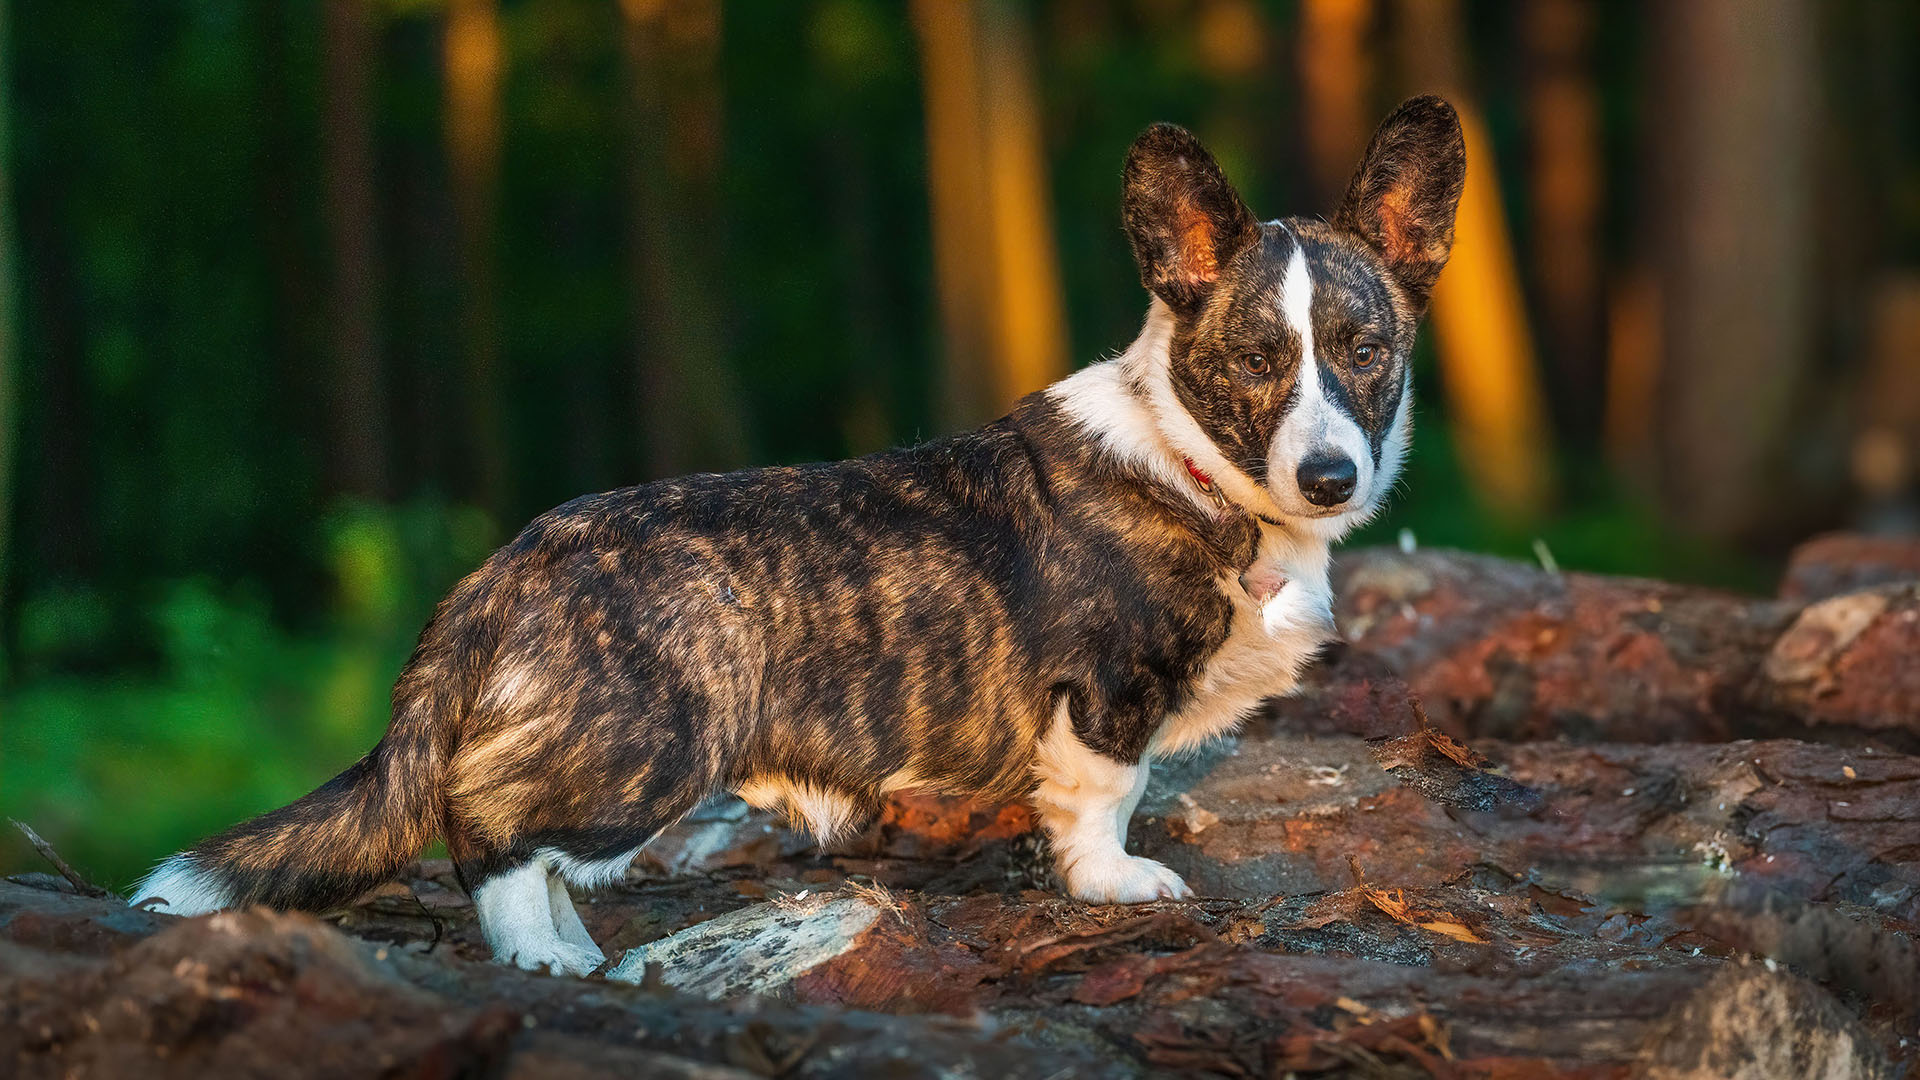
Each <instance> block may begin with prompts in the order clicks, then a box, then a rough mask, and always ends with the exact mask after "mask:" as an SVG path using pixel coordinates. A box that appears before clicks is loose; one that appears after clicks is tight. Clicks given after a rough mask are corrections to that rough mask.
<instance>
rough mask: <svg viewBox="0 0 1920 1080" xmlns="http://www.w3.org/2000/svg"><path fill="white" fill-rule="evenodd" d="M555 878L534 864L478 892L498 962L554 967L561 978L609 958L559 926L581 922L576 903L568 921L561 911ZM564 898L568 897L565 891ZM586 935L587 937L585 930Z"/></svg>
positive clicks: (478, 907) (476, 897) (482, 917)
mask: <svg viewBox="0 0 1920 1080" xmlns="http://www.w3.org/2000/svg"><path fill="white" fill-rule="evenodd" d="M550 874H551V871H550V870H549V869H548V867H547V864H546V862H545V861H544V860H542V859H534V860H533V861H532V862H529V863H527V864H526V865H525V866H522V867H520V868H518V869H516V870H510V871H508V872H506V873H504V874H497V875H495V876H493V877H491V878H488V879H487V880H486V882H485V883H483V884H482V885H481V886H480V887H479V888H478V889H475V890H474V892H473V906H474V909H475V910H476V911H477V912H478V913H479V915H480V933H481V935H482V936H484V937H485V938H486V939H487V947H488V948H490V949H492V950H493V959H494V961H495V962H497V963H501V964H512V965H514V966H515V967H518V968H522V969H524V970H527V971H539V970H540V969H542V968H551V969H552V970H553V973H554V974H556V975H585V974H587V973H588V972H590V971H592V970H593V969H594V968H597V967H599V966H600V965H601V963H603V962H604V961H605V960H606V957H605V956H604V955H603V954H602V953H601V952H600V950H599V949H598V948H597V947H594V946H592V945H591V944H588V945H581V944H579V943H576V942H571V941H568V940H566V939H565V938H564V937H563V936H562V934H561V931H560V929H559V927H560V924H561V923H562V922H563V921H564V919H565V918H571V919H572V921H573V922H575V923H577V922H579V918H580V917H579V915H578V914H576V913H574V912H573V902H572V900H571V899H568V900H567V915H566V916H564V917H563V916H562V915H561V914H560V913H558V912H556V911H555V897H554V894H553V890H552V889H551V888H550V887H549V884H548V882H549V880H550V877H549V875H550ZM560 896H561V898H563V899H565V898H566V891H565V890H564V889H562V890H561V892H560ZM580 934H581V935H582V936H585V935H586V929H585V928H584V927H582V928H581V929H580ZM588 941H589V942H591V939H590V938H589V939H588Z"/></svg>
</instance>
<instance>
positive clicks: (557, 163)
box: [0, 0, 1920, 884]
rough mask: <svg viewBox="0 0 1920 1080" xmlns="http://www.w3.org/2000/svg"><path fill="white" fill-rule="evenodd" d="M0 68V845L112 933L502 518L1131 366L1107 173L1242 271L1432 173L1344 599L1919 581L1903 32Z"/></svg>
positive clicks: (178, 14)
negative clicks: (1799, 559) (1152, 189)
mask: <svg viewBox="0 0 1920 1080" xmlns="http://www.w3.org/2000/svg"><path fill="white" fill-rule="evenodd" d="M0 13H3V22H4V31H3V33H4V43H5V45H4V57H5V59H4V64H5V67H4V70H3V71H0V124H4V132H3V133H0V154H3V155H4V157H3V158H0V208H3V209H4V215H3V217H0V221H3V223H4V228H5V235H4V237H3V238H0V436H3V437H0V807H3V808H4V810H5V812H6V813H7V814H8V815H11V816H15V817H20V818H25V819H27V820H29V821H31V822H32V823H34V824H35V825H36V826H37V827H38V828H39V829H40V831H41V832H42V833H44V834H45V835H47V836H48V837H49V838H50V839H51V840H52V841H53V842H54V843H55V844H56V845H58V846H60V847H61V848H63V850H64V851H65V852H66V853H67V854H68V856H69V857H71V858H72V859H73V860H74V861H76V862H77V863H79V864H80V865H81V866H82V867H83V868H84V869H87V870H89V871H91V872H93V873H95V874H98V875H101V876H102V877H103V878H104V879H106V880H108V881H110V882H113V883H115V884H125V883H126V882H128V881H129V880H130V879H131V878H132V877H134V876H135V875H136V874H137V873H139V872H140V871H141V870H142V869H143V868H144V867H145V866H146V865H147V864H149V863H150V862H151V861H153V860H155V859H157V858H159V857H161V856H162V855H164V854H166V853H167V852H170V851H172V850H174V849H176V848H178V847H180V846H181V845H182V844H184V843H186V842H188V841H190V840H192V839H194V838H195V837H197V836H199V835H202V834H204V833H206V832H209V831H211V830H214V829H217V828H220V827H222V826H225V825H227V824H229V823H231V822H233V821H235V820H238V819H239V818H241V817H243V816H245V815H248V814H251V813H255V812H258V811H261V810H264V809H266V808H268V807H271V806H274V805H277V804H279V803H281V802H284V801H286V800H287V799H290V798H292V797H294V796H295V795H298V794H300V793H301V792H304V791H306V790H307V789H308V788H310V787H311V786H313V785H314V784H316V783H318V782H320V781H322V780H324V779H325V778H327V777H328V776H330V775H332V774H333V773H334V772H335V771H336V770H337V769H339V768H341V767H344V766H345V765H346V764H348V763H349V762H350V761H352V760H353V759H354V758H355V757H356V756H358V755H359V754H360V753H361V752H362V751H364V750H365V749H366V748H367V747H368V746H370V745H371V744H372V742H373V741H374V739H375V738H376V737H377V736H378V734H379V732H380V731H381V729H382V727H383V726H384V724H385V721H386V696H387V692H388V689H389V687H390V686H391V683H392V680H393V678H394V676H395V675H396V674H397V672H398V670H399V667H400V665H401V663H402V662H403V660H404V659H405V656H406V653H407V650H408V648H409V647H410V644H411V641H412V638H413V636H414V635H415V634H416V633H417V632H418V629H419V627H420V625H421V624H422V622H423V621H424V619H425V617H426V615H427V614H428V612H429V610H430V608H431V605H432V603H433V602H434V600H435V599H437V598H438V597H439V596H440V595H441V593H442V592H443V591H444V590H445V589H446V588H447V587H448V586H449V585H450V584H451V583H452V582H453V581H454V580H456V579H457V577H458V576H459V575H461V574H463V573H465V572H466V571H467V570H469V569H471V568H472V567H474V566H475V565H476V564H477V563H478V561H479V560H480V559H482V558H483V557H484V556H485V554H486V553H487V552H488V550H490V549H491V548H492V547H493V546H494V545H496V544H498V543H500V542H501V541H503V540H504V539H505V538H507V537H508V536H510V535H511V534H512V533H513V532H514V531H515V530H516V529H517V528H518V527H519V526H520V525H521V524H522V523H524V522H525V521H526V520H527V519H528V518H529V517H530V516H532V515H533V514H535V513H537V512H539V511H540V510H542V509H544V508H546V507H548V506H551V505H553V504H555V503H558V502H561V501H563V500H565V499H567V498H569V497H571V496H574V495H576V494H580V493H583V492H587V491H593V490H600V489H605V488H610V487H616V486H621V485H626V484H631V483H637V482H641V481H644V480H647V479H650V478H655V477H661V476H666V475H671V474H676V473H681V472H685V471H690V470H697V469H724V468H730V467H735V466H741V465H748V464H755V463H766V462H788V461H798V460H805V459H818V458H831V457H841V456H846V455H850V454H857V453H861V452H864V451H869V450H873V449H877V448H880V447H884V446H889V445H894V444H899V443H903V442H910V441H913V440H916V439H919V438H922V437H925V436H928V435H932V434H935V433H938V432H942V431H946V430H949V429H952V428H955V427H957V426H961V425H965V424H971V423H974V422H977V421H980V420H983V419H986V418H989V417H991V416H992V415H995V414H996V413H997V412H998V411H999V410H1001V409H1002V408H1003V407H1004V406H1005V405H1006V404H1007V403H1008V402H1010V401H1011V400H1013V399H1014V398H1015V397H1017V396H1018V395H1019V394H1021V393H1023V392H1026V391H1028V390H1031V389H1033V388H1036V387H1038V386H1041V385H1044V384H1045V383H1046V382H1048V381H1050V380H1052V379H1054V378H1056V377H1058V376H1060V375H1062V374H1064V373H1066V372H1067V371H1069V370H1071V369H1072V368H1073V367H1074V366H1076V365H1078V364H1081V363H1085V362H1087V361H1089V360H1092V359H1095V358H1097V357H1100V356H1102V355H1105V354H1107V353H1110V352H1111V351H1113V350H1116V349H1118V348H1120V347H1121V346H1123V345H1125V343H1126V342H1127V341H1129V340H1130V339H1131V338H1132V336H1133V334H1134V332H1135V330H1136V329H1137V327H1138V325H1139V321H1140V319H1141V316H1142V314H1143V312H1144V310H1145V302H1146V298H1145V295H1144V294H1143V292H1142V291H1141V289H1140V287H1139V284H1138V279H1137V277H1136V274H1135V270H1134V267H1133V265H1132V262H1131V260H1130V258H1129V256H1128V253H1127V249H1126V245H1125V243H1124V240H1123V238H1122V235H1121V232H1120V228H1119V218H1118V212H1119V171H1120V162H1121V158H1122V155H1123V154H1124V152H1125V150H1126V147H1127V145H1128V143H1129V141H1130V140H1131V139H1132V137H1133V136H1134V135H1135V134H1136V133H1137V132H1138V131H1139V130H1140V129H1141V128H1142V127H1144V126H1145V125H1146V124H1148V123H1149V122H1151V121H1154V120H1173V121H1177V122H1180V123H1183V124H1186V125H1188V126H1190V127H1192V128H1194V129H1195V130H1196V131H1197V132H1199V133H1200V134H1201V136H1202V137H1203V138H1204V139H1205V140H1206V141H1207V142H1208V143H1209V144H1210V145H1211V146H1212V147H1213V148H1214V149H1215V150H1216V152H1217V153H1218V155H1219V156H1220V158H1221V160H1222V161H1223V163H1224V164H1225V165H1226V167H1227V170H1228V172H1229V173H1230V174H1231V175H1232V176H1233V177H1234V178H1235V180H1236V181H1237V182H1238V183H1239V184H1240V185H1241V186H1242V189H1243V191H1244V192H1245V193H1246V195H1247V197H1248V200H1249V202H1250V203H1251V204H1252V205H1253V207H1254V209H1255V210H1256V211H1257V212H1259V213H1261V214H1262V215H1266V216H1273V215H1280V214H1289V213H1325V212H1327V211H1330V209H1331V208H1332V205H1333V200H1334V198H1335V196H1336V194H1337V193H1338V191H1339V190H1340V188H1341V186H1342V185H1343V183H1344V180H1345V177H1346V175H1347V172H1348V170H1349V169H1350V168H1351V167H1352V165H1353V164H1354V162H1355V161H1356V159H1357V156H1358V154H1359V152H1360V149H1361V148H1362V146H1363V145H1364V142H1365V139H1366V137H1367V135H1368V133H1369V131H1370V130H1371V128H1372V125H1373V124H1374V122H1375V121H1376V120H1377V119H1378V118H1379V117H1380V116H1382V115H1383V114H1384V112H1385V111H1386V109H1388V108H1389V107H1390V106H1391V105H1392V104H1393V103H1394V102H1395V101H1397V100H1398V99H1399V98H1401V97H1402V96H1404V95H1407V94H1410V93H1414V92H1425V91H1439V92H1442V93H1446V94H1448V95H1450V96H1451V97H1452V98H1453V99H1454V100H1455V101H1456V102H1457V103H1458V104H1459V105H1460V106H1461V107H1462V108H1463V111H1464V112H1465V114H1466V119H1467V132H1468V138H1469V143H1468V146H1469V153H1470V155H1471V180H1470V184H1469V189H1468V192H1467V196H1466V199H1465V202H1464V204H1463V206H1462V211H1461V220H1460V235H1459V241H1458V246H1457V247H1456V249H1455V259H1454V263H1453V266H1452V267H1451V268H1450V269H1449V270H1448V272H1447V276H1446V277H1445V278H1444V279H1443V281H1442V283H1441V286H1440V290H1439V293H1438V295H1437V297H1436V307H1435V311H1434V317H1433V321H1432V327H1431V330H1430V331H1429V333H1428V334H1427V344H1426V345H1425V346H1424V347H1423V348H1424V351H1423V354H1422V357H1421V365H1420V370H1419V376H1418V382H1419V390H1420V401H1421V406H1420V410H1419V413H1418V415H1419V417H1420V423H1419V425H1418V434H1417V438H1416V440H1415V444H1416V449H1415V454H1414V457H1413V459H1412V461H1411V464H1410V468H1409V473H1408V477H1407V483H1406V485H1405V487H1404V489H1403V492H1402V494H1401V497H1400V498H1398V499H1397V500H1396V501H1395V502H1394V504H1393V505H1392V506H1391V507H1390V509H1389V510H1388V512H1387V513H1386V514H1385V515H1384V518H1383V520H1382V521H1381V522H1379V523H1378V524H1376V525H1375V526H1372V527H1370V529H1369V530H1368V532H1367V533H1366V534H1365V535H1364V536H1362V537H1360V538H1357V540H1356V542H1366V541H1369V540H1371V541H1380V540H1391V539H1393V538H1395V537H1396V536H1397V535H1399V534H1400V533H1401V530H1403V529H1404V530H1409V531H1411V532H1412V534H1413V535H1414V536H1416V537H1417V538H1418V541H1419V542H1420V543H1422V544H1454V545H1463V546H1468V547H1473V548H1479V549H1484V550H1492V551H1497V552H1502V553H1507V554H1512V555H1518V556H1521V557H1528V558H1532V557H1539V556H1540V555H1541V554H1542V553H1546V554H1547V555H1548V556H1550V557H1554V558H1557V561H1558V562H1559V564H1560V565H1562V566H1566V567H1569V568H1581V569H1597V570H1607V571H1623V572H1634V573H1642V574H1650V575H1662V576H1671V577H1678V578H1683V579H1689V580H1698V581H1708V582H1714V583H1719V584H1725V585H1730V586H1734V587H1743V586H1746V587H1761V586H1764V584H1765V583H1766V582H1767V581H1768V580H1769V578H1768V574H1769V570H1770V567H1771V566H1773V565H1774V564H1775V562H1776V561H1777V560H1778V558H1779V557H1780V555H1781V553H1782V552H1783V551H1784V550H1785V549H1786V547H1787V546H1788V545H1789V544H1791V543H1792V542H1793V541H1794V540H1796V539H1798V538H1802V537H1804V536H1806V535H1808V534H1810V533H1811V532H1814V531H1817V530H1820V529H1826V528H1833V527H1840V526H1850V527H1864V528H1874V529H1912V528H1913V527H1914V526H1915V523H1916V515H1915V497H1916V479H1915V478H1916V465H1915V463H1916V460H1917V458H1916V455H1917V454H1920V5H1915V4H1912V3H1907V2H1904V0H1884V2H1878V0H1836V2H1832V3H1814V2H1812V0H1686V2H1678V3H1675V2H1667V0H1641V2H1637V3H1635V2H1620V3H1599V2H1594V0H1531V2H1526V3H1518V2H1516V3H1496V2H1492V0H1271V2H1267V0H1109V2H1100V0H1061V2H1057V3H1017V2H1012V0H984V2H981V3H978V4H967V3H961V2H958V0H916V2H912V3H908V2H893V0H816V2H805V3H801V2H792V0H755V2H747V0H742V2H738V3H735V2H726V3H722V2H720V0H272V2H266V3H259V2H253V0H87V2H84V3H75V2H72V0H0ZM1536 542H1537V543H1536ZM33 863H34V859H33V856H32V855H31V853H30V852H29V851H28V850H27V849H26V848H25V846H24V845H20V844H18V843H15V842H7V843H0V868H6V869H18V868H24V867H27V866H31V865H33Z"/></svg>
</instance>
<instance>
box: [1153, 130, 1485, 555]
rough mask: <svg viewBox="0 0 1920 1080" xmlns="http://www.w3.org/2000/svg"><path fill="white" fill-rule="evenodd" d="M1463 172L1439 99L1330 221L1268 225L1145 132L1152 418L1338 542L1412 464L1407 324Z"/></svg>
mask: <svg viewBox="0 0 1920 1080" xmlns="http://www.w3.org/2000/svg"><path fill="white" fill-rule="evenodd" d="M1465 178H1466V149H1465V146H1464V144H1463V143H1462V141H1461V135H1460V122H1459V119H1458V117H1456V116H1455V114H1454V111H1453V107H1452V106H1451V105H1448V104H1447V103H1446V102H1445V101H1442V100H1441V99H1439V98H1436V97H1422V98H1415V99H1413V100H1411V101H1408V102H1407V103H1405V104H1403V105H1401V106H1400V107H1399V108H1398V109H1396V110H1395V111H1394V113H1393V115H1391V116H1389V117H1387V119H1386V120H1385V122H1383V123H1382V124H1381V125H1380V129H1379V130H1378V131H1377V132H1375V133H1374V136H1373V141H1372V143H1371V144H1370V145H1369V146H1368V147H1367V152H1366V156H1365V158H1364V159H1362V161H1361V162H1360V167H1359V169H1358V170H1357V171H1356V172H1355V173H1354V177H1353V180H1352V182H1351V183H1350V184H1349V185H1348V188H1347V192H1346V196H1345V197H1344V199H1343V200H1342V201H1341V204H1340V208H1339V211H1338V212H1337V213H1336V214H1335V215H1334V218H1333V221H1332V223H1331V224H1329V223H1327V222H1324V221H1321V220H1318V219H1302V218H1288V219H1284V220H1280V221H1272V222H1267V223H1264V224H1262V223H1261V222H1259V221H1257V220H1256V219H1255V218H1254V216H1253V214H1252V212H1250V211H1249V210H1248V209H1247V207H1246V204H1245V203H1243V202H1242V201H1241V199H1240V196H1239V194H1238V193H1236V192H1235V191H1234V189H1233V185H1231V184H1229V183H1228V182H1227V178H1226V176H1225V175H1224V174H1222V173H1221V171H1220V166H1219V165H1218V164H1217V163H1215V161H1214V159H1213V156H1212V155H1211V154H1209V153H1207V151H1206V149H1205V148H1204V147H1202V146H1201V145H1200V142H1199V140H1197V139H1195V138H1194V137H1193V136H1192V135H1191V134H1189V133H1188V132H1187V131H1185V130H1183V129H1181V128H1178V127H1175V126H1173V125H1170V124H1162V125H1156V126H1155V127H1152V128H1149V129H1148V130H1147V131H1146V133H1145V134H1143V135H1141V136H1140V138H1139V139H1138V140H1137V141H1135V143H1134V144H1133V149H1132V150H1131V151H1130V152H1129V153H1128V155H1127V167H1126V200H1125V220H1126V230H1127V238H1128V240H1129V241H1130V242H1131V243H1132V245H1133V252H1134V257H1135V259H1136V260H1137V261H1138V262H1139V264H1140V275H1141V279H1142V281H1143V282H1144V283H1145V285H1146V286H1147V288H1148V289H1150V290H1151V291H1152V292H1153V294H1154V295H1155V296H1156V297H1158V298H1159V299H1160V300H1161V301H1162V302H1164V303H1165V305H1166V307H1167V309H1168V311H1169V312H1170V313H1171V316H1172V321H1173V327H1172V336H1171V340H1170V344H1169V347H1168V360H1167V365H1168V367H1167V372H1166V375H1165V379H1166V383H1167V385H1166V387H1165V388H1164V390H1163V395H1164V393H1165V391H1170V392H1171V397H1172V399H1173V400H1172V401H1170V402H1163V403H1162V405H1161V410H1160V411H1161V414H1162V423H1163V424H1166V423H1167V422H1168V421H1169V419H1170V418H1169V417H1168V415H1167V414H1169V413H1175V414H1176V415H1175V416H1174V417H1172V418H1171V419H1172V420H1173V421H1174V422H1175V423H1177V425H1178V426H1179V427H1181V428H1183V429H1186V430H1185V431H1184V434H1185V435H1186V436H1187V437H1185V438H1181V437H1178V434H1176V433H1172V432H1170V433H1169V434H1170V435H1171V436H1173V438H1172V441H1173V442H1174V443H1175V445H1176V446H1182V445H1185V446H1188V447H1191V446H1192V445H1193V444H1194V443H1195V442H1196V441H1197V440H1199V439H1204V440H1205V445H1206V448H1207V449H1208V450H1212V451H1217V454H1218V456H1217V457H1216V456H1215V455H1214V454H1213V453H1206V452H1204V451H1199V450H1194V449H1186V450H1184V451H1183V452H1186V453H1188V454H1190V455H1197V454H1204V457H1205V459H1206V460H1207V461H1209V462H1211V463H1212V465H1213V467H1215V468H1218V467H1219V466H1221V465H1223V464H1224V465H1225V466H1227V467H1230V468H1231V469H1233V470H1236V471H1237V472H1238V473H1240V474H1242V475H1243V476H1244V477H1245V478H1246V480H1247V481H1251V483H1252V484H1253V485H1257V486H1258V489H1259V491H1260V493H1261V494H1263V495H1264V496H1265V498H1266V499H1267V500H1270V501H1271V505H1272V507H1273V508H1277V509H1278V510H1279V512H1280V513H1281V514H1282V515H1283V516H1284V517H1286V518H1288V519H1291V520H1294V521H1297V522H1302V523H1312V524H1313V525H1315V526H1320V527H1324V528H1326V529H1327V530H1328V531H1338V530H1339V529H1341V528H1343V527H1344V526H1346V525H1348V524H1351V523H1353V522H1355V521H1358V520H1359V519H1361V518H1364V517H1365V516H1366V515H1368V514H1369V513H1371V512H1372V511H1373V510H1374V509H1375V508H1376V507H1377V506H1378V505H1379V503H1380V501H1381V500H1382V499H1383V498H1384V497H1385V495H1386V493H1387V491H1388V489H1390V488H1391V487H1392V486H1393V482H1394V478H1395V476H1396V475H1397V473H1398V470H1399V466H1400V460H1401V457H1402V456H1403V455H1404V453H1405V449H1406V439H1407V429H1408V421H1407V409H1408V397H1409V393H1410V382H1411V360H1412V355H1411V354H1412V351H1413V340H1414V331H1415V329H1416V327H1417V326H1418V324H1419V320H1420V317H1421V315H1422V314H1423V313H1424V312H1425V311H1426V307H1427V298H1428V296H1429V294H1430V293H1431V291H1432V289H1433V285H1434V282H1435V280H1436V279H1438V278H1439V276H1440V270H1441V267H1443V266H1445V265H1446V261H1447V254H1448V252H1449V251H1450V249H1451V248H1452V246H1453V216H1454V209H1455V207H1456V206H1457V205H1458V203H1459V201H1460V192H1461V188H1462V186H1463V184H1464V182H1465ZM1177 414H1184V415H1177ZM1189 418H1190V420H1191V425H1192V428H1197V431H1194V430H1192V429H1191V428H1189V426H1188V419H1189ZM1191 460H1192V459H1191V458H1190V461H1191ZM1234 479H1235V481H1236V483H1242V484H1244V482H1242V481H1239V480H1238V478H1234ZM1229 490H1230V491H1231V488H1229Z"/></svg>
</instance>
